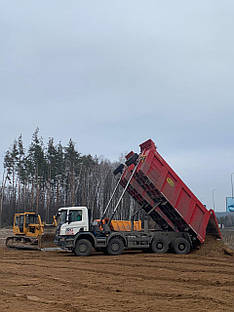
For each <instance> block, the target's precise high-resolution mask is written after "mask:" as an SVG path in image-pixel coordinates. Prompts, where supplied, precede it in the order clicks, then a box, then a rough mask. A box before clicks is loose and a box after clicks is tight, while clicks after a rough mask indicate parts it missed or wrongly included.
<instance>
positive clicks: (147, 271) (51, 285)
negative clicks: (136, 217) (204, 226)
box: [0, 247, 234, 312]
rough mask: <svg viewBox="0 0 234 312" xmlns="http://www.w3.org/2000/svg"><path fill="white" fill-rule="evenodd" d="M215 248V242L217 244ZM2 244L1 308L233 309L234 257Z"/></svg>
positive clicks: (75, 310) (215, 253)
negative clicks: (78, 251) (81, 253)
mask: <svg viewBox="0 0 234 312" xmlns="http://www.w3.org/2000/svg"><path fill="white" fill-rule="evenodd" d="M212 248H213V247H212ZM212 248H210V252H209V253H207V251H205V252H204V251H203V252H202V250H200V251H198V252H197V253H192V254H189V255H186V256H180V255H174V254H166V255H155V254H149V253H148V254H147V253H142V252H131V253H125V254H123V255H121V256H104V255H103V254H96V255H93V256H90V257H75V256H73V255H72V254H70V253H65V252H61V251H60V252H58V251H57V252H40V251H22V250H12V249H5V248H4V247H0V311H2V312H5V311H9V312H13V311H17V312H23V311H24V312H28V311H30V312H31V311H52V312H53V311H56V312H60V311H69V312H70V311H71V312H79V311H82V312H83V311H95V312H96V311H109V312H110V311H111V312H114V311H125V312H127V311H131V312H132V311H147V312H151V311H170V312H171V311H172V312H173V311H179V312H185V311H186V312H187V311H213V312H214V311H220V312H221V311H228V312H231V311H234V259H233V258H234V257H230V256H225V255H224V254H223V253H221V252H220V250H219V248H213V249H212Z"/></svg>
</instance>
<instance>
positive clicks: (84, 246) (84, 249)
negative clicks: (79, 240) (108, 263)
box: [79, 244, 87, 253]
mask: <svg viewBox="0 0 234 312" xmlns="http://www.w3.org/2000/svg"><path fill="white" fill-rule="evenodd" d="M79 251H80V252H82V253H84V252H86V251H87V246H86V245H85V244H81V245H80V246H79Z"/></svg>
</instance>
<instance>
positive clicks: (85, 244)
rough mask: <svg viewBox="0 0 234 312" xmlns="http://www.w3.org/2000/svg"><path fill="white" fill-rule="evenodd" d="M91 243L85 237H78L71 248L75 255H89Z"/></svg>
mask: <svg viewBox="0 0 234 312" xmlns="http://www.w3.org/2000/svg"><path fill="white" fill-rule="evenodd" d="M92 248H93V246H92V244H91V242H90V241H89V240H87V239H79V240H78V241H77V242H76V246H75V248H74V249H73V251H74V254H75V255H76V256H89V255H90V254H91V252H92Z"/></svg>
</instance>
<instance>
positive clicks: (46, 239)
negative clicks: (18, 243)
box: [38, 229, 56, 249]
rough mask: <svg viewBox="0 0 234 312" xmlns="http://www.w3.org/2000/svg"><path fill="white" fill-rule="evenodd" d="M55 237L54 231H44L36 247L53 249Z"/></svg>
mask: <svg viewBox="0 0 234 312" xmlns="http://www.w3.org/2000/svg"><path fill="white" fill-rule="evenodd" d="M54 237H55V229H53V230H52V229H50V230H49V231H45V232H44V233H43V235H42V236H41V237H40V238H39V239H38V246H39V247H40V249H43V248H49V247H55V246H56V245H55V244H54Z"/></svg>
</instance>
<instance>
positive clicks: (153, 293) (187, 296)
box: [50, 277, 232, 307]
mask: <svg viewBox="0 0 234 312" xmlns="http://www.w3.org/2000/svg"><path fill="white" fill-rule="evenodd" d="M50 279H52V280H54V281H56V282H60V283H62V284H69V285H70V284H71V281H70V280H65V279H61V278H57V277H50ZM72 286H73V287H74V289H75V288H76V287H82V288H85V289H93V290H96V291H100V289H102V290H104V291H106V292H107V293H109V292H114V293H115V292H118V293H121V292H123V290H122V289H120V288H116V287H111V286H105V284H104V283H103V284H101V285H100V284H98V285H91V284H86V283H82V282H80V281H79V282H74V281H72ZM127 294H130V295H137V296H148V297H157V298H166V299H173V300H188V301H190V300H202V301H207V302H210V301H213V302H214V303H216V304H218V305H221V306H226V307H231V306H232V305H230V304H229V303H227V302H226V301H225V300H222V299H217V298H214V297H206V296H203V295H199V294H194V292H191V293H188V294H175V293H174V292H173V293H172V292H166V293H165V292H161V291H148V290H145V289H142V290H141V291H139V290H138V291H137V290H130V289H128V290H125V289H124V295H127Z"/></svg>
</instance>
